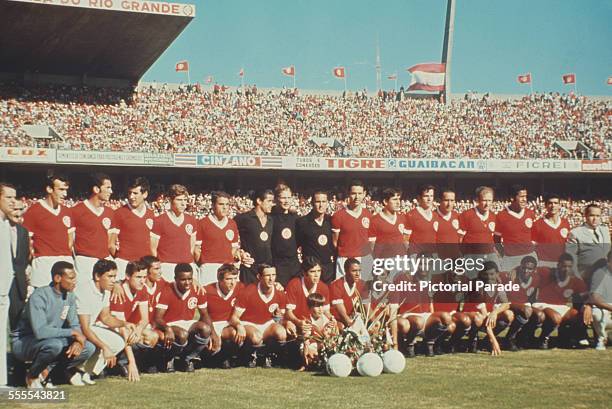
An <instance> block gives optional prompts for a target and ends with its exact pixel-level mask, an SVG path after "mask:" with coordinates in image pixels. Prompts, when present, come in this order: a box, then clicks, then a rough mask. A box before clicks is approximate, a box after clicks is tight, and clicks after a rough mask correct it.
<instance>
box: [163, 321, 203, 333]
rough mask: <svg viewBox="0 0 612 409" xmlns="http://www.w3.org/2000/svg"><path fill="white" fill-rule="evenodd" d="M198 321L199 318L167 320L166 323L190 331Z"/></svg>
mask: <svg viewBox="0 0 612 409" xmlns="http://www.w3.org/2000/svg"><path fill="white" fill-rule="evenodd" d="M196 322H197V320H179V321H172V322H167V323H166V325H168V326H171V327H179V328H182V329H184V330H185V331H189V329H190V328H191V326H192V325H193V324H194V323H196Z"/></svg>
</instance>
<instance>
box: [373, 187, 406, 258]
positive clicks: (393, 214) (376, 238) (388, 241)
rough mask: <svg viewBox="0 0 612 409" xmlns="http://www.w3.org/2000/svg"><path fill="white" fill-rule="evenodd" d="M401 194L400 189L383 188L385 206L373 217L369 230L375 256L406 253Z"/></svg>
mask: <svg viewBox="0 0 612 409" xmlns="http://www.w3.org/2000/svg"><path fill="white" fill-rule="evenodd" d="M401 196H402V193H401V191H399V190H398V189H393V188H389V189H385V190H383V193H382V199H383V200H382V203H383V206H384V208H383V210H382V212H380V213H377V214H376V215H375V216H374V217H372V222H371V223H370V228H369V230H368V236H369V239H370V243H371V244H372V246H373V256H374V258H380V259H384V258H395V257H396V256H403V255H405V254H406V244H405V242H404V234H405V233H406V230H405V228H404V216H403V215H402V214H400V213H399V210H400V205H401V202H400V200H401Z"/></svg>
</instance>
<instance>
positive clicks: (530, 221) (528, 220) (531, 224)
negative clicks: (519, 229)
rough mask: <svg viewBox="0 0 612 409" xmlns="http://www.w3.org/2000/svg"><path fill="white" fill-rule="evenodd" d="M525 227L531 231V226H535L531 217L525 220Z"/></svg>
mask: <svg viewBox="0 0 612 409" xmlns="http://www.w3.org/2000/svg"><path fill="white" fill-rule="evenodd" d="M525 226H527V227H529V228H530V229H531V226H533V220H531V217H528V218H526V219H525Z"/></svg>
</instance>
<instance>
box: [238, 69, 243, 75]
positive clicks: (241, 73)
mask: <svg viewBox="0 0 612 409" xmlns="http://www.w3.org/2000/svg"><path fill="white" fill-rule="evenodd" d="M238 76H239V77H244V68H241V69H240V72H239V73H238Z"/></svg>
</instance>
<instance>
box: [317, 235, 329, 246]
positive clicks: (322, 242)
mask: <svg viewBox="0 0 612 409" xmlns="http://www.w3.org/2000/svg"><path fill="white" fill-rule="evenodd" d="M317 243H319V246H325V245H326V244H327V236H326V235H324V234H320V235H319V238H317Z"/></svg>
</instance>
